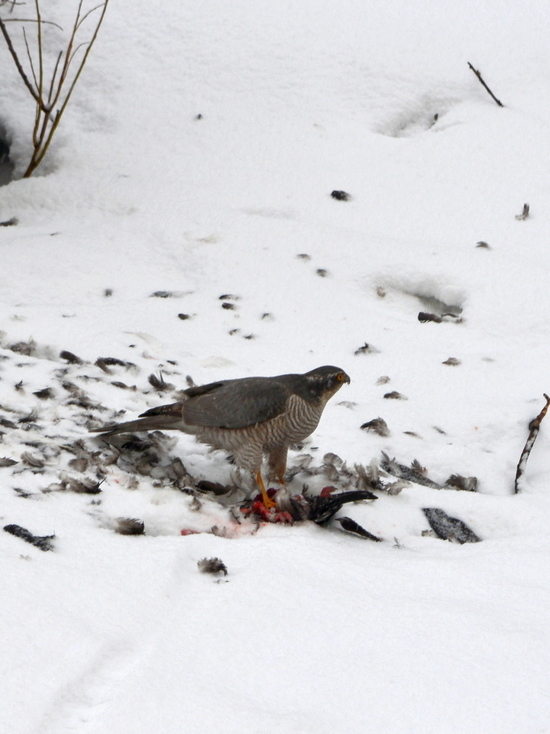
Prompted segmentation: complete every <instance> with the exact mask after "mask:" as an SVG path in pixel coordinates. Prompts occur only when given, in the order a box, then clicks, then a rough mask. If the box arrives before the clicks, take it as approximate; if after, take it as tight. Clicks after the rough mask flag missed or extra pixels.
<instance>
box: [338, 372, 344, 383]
mask: <svg viewBox="0 0 550 734" xmlns="http://www.w3.org/2000/svg"><path fill="white" fill-rule="evenodd" d="M336 379H337V380H338V382H344V380H345V379H346V373H345V372H339V373H338V374H337V375H336Z"/></svg>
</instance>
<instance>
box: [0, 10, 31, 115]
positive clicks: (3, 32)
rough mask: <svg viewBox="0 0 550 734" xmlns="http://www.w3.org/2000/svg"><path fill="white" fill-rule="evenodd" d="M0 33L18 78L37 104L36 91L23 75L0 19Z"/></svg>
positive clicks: (17, 57) (23, 71) (23, 72)
mask: <svg viewBox="0 0 550 734" xmlns="http://www.w3.org/2000/svg"><path fill="white" fill-rule="evenodd" d="M0 31H1V32H2V35H3V36H4V40H5V42H6V45H7V47H8V50H9V52H10V54H11V57H12V59H13V62H14V64H15V66H16V67H17V71H18V72H19V76H20V77H21V79H22V80H23V83H24V84H25V86H26V87H27V89H28V90H29V92H30V93H31V95H32V98H33V99H34V100H35V102H36V103H37V104H38V102H39V97H38V94H37V93H36V90H35V89H34V87H33V85H32V84H31V82H30V80H29V77H28V76H27V75H26V74H25V70H24V69H23V67H22V66H21V62H20V61H19V56H18V55H17V52H16V50H15V49H14V47H13V43H12V42H11V38H10V36H9V33H8V31H7V29H6V26H5V23H4V21H3V20H2V18H0Z"/></svg>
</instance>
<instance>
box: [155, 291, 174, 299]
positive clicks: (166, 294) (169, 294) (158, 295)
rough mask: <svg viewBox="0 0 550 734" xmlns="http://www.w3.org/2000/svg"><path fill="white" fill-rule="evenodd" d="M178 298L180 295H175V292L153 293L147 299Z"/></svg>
mask: <svg viewBox="0 0 550 734" xmlns="http://www.w3.org/2000/svg"><path fill="white" fill-rule="evenodd" d="M180 296H181V293H176V291H155V292H154V293H151V295H150V296H149V298H179V297H180Z"/></svg>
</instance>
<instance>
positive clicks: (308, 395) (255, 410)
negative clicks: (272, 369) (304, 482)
mask: <svg viewBox="0 0 550 734" xmlns="http://www.w3.org/2000/svg"><path fill="white" fill-rule="evenodd" d="M349 382H350V378H349V376H348V375H347V374H346V373H345V372H344V370H342V369H340V368H339V367H333V366H330V365H325V366H323V367H317V368H316V369H314V370H310V371H309V372H306V373H304V374H288V375H277V376H276V377H243V378H240V379H236V380H220V381H219V382H210V383H208V384H207V385H200V386H195V387H190V388H188V389H187V390H184V392H183V398H182V400H180V401H178V402H177V403H171V404H169V405H160V406H158V407H156V408H151V409H150V410H147V411H146V412H145V413H142V414H141V415H140V417H139V418H138V419H137V420H133V421H127V422H125V423H118V424H111V425H107V426H103V427H102V428H100V429H97V430H95V431H94V432H95V433H105V434H112V433H126V432H129V431H153V430H161V431H165V430H178V431H183V432H184V433H189V434H192V435H194V436H195V437H196V439H197V440H198V441H200V442H201V443H205V444H208V445H209V446H212V447H213V448H216V449H224V450H226V451H228V452H229V453H230V454H232V455H233V457H234V459H235V462H236V464H237V465H238V466H239V467H241V468H242V469H246V470H248V471H249V472H250V473H251V474H252V476H253V477H254V479H255V481H256V483H257V485H258V487H259V489H260V492H261V494H262V498H263V502H264V504H265V505H266V507H273V506H274V504H275V503H274V502H273V500H271V499H270V497H269V496H268V494H267V491H266V487H265V484H264V480H263V478H262V463H263V460H264V457H265V458H266V459H267V478H268V481H269V480H278V481H279V482H280V483H281V484H282V485H284V476H285V471H286V462H287V454H288V449H289V447H290V446H291V445H292V444H294V443H298V442H300V441H303V440H304V439H306V438H307V437H308V436H309V435H311V434H312V433H313V431H314V430H315V429H316V428H317V425H318V423H319V420H320V418H321V415H322V413H323V410H324V408H325V405H326V404H327V402H328V401H329V400H330V398H331V397H332V396H333V395H335V394H336V393H337V392H338V390H339V389H340V388H341V387H342V385H344V384H345V383H349Z"/></svg>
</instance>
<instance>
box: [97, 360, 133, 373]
mask: <svg viewBox="0 0 550 734" xmlns="http://www.w3.org/2000/svg"><path fill="white" fill-rule="evenodd" d="M95 363H96V365H97V366H98V367H100V368H101V369H102V370H104V371H105V367H125V368H126V369H131V368H132V367H135V366H136V365H135V364H134V363H133V362H126V361H125V360H124V359H119V358H118V357H98V358H97V359H96V362H95Z"/></svg>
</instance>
